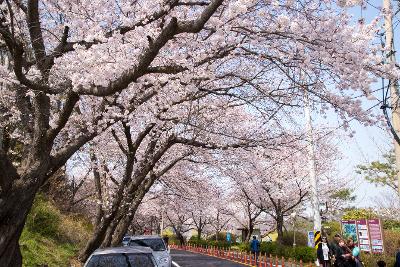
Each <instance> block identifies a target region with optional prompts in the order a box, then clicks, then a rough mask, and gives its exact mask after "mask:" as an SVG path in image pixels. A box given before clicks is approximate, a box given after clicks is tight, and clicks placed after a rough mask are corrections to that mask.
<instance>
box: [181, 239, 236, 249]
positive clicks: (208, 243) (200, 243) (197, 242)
mask: <svg viewBox="0 0 400 267" xmlns="http://www.w3.org/2000/svg"><path fill="white" fill-rule="evenodd" d="M188 243H189V244H190V245H197V246H203V247H205V246H208V247H210V246H211V247H218V248H229V247H231V246H232V245H235V243H228V242H227V241H208V240H204V239H200V240H197V236H192V237H191V238H190V239H189V242H188Z"/></svg>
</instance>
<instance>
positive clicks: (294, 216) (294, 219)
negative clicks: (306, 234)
mask: <svg viewBox="0 0 400 267" xmlns="http://www.w3.org/2000/svg"><path fill="white" fill-rule="evenodd" d="M296 215H297V213H296V212H293V213H292V214H290V216H291V217H292V218H293V247H295V246H296V229H295V223H296Z"/></svg>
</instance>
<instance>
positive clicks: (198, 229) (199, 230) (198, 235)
mask: <svg viewBox="0 0 400 267" xmlns="http://www.w3.org/2000/svg"><path fill="white" fill-rule="evenodd" d="M202 232H203V231H202V229H201V228H200V227H199V228H197V241H200V240H201V234H202Z"/></svg>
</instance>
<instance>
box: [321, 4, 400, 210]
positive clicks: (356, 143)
mask: <svg viewBox="0 0 400 267" xmlns="http://www.w3.org/2000/svg"><path fill="white" fill-rule="evenodd" d="M364 5H365V8H361V7H360V6H358V7H352V8H349V10H348V11H349V12H350V13H351V14H352V15H353V18H354V20H355V21H357V20H358V19H360V18H364V19H365V21H366V22H367V23H368V22H370V21H371V20H372V19H374V18H375V17H377V16H378V15H379V9H380V7H381V6H382V1H378V0H371V1H367V2H364ZM398 8H399V7H398V6H397V4H395V5H394V10H397V9H398ZM399 24H400V12H399V14H397V15H396V16H395V17H394V20H393V25H394V27H395V35H394V38H395V48H398V47H400V45H399V39H400V38H399V37H400V34H399V33H400V26H398V25H399ZM397 58H399V55H397ZM397 61H398V60H397ZM371 87H372V88H373V89H376V88H380V87H381V83H380V82H378V83H376V84H373V85H372V86H371ZM380 94H381V92H378V93H377V95H376V97H377V98H378V99H381V97H380ZM376 103H377V101H368V100H365V101H364V103H363V105H364V106H365V107H366V108H368V107H371V106H373V105H375V104H376ZM375 112H381V111H380V109H379V105H378V106H377V107H376V108H375ZM314 120H315V119H314ZM331 123H332V124H334V122H333V121H331ZM332 126H333V125H332ZM350 126H351V129H352V130H354V131H355V134H354V136H353V137H349V136H348V135H346V134H344V136H343V138H342V136H341V139H340V144H339V147H340V150H341V151H342V153H343V159H342V160H339V161H338V162H337V165H338V166H337V167H338V170H339V175H340V176H342V177H348V178H351V180H352V181H351V184H350V186H351V187H352V188H354V189H355V194H356V196H357V199H356V201H355V203H354V204H355V206H357V207H368V206H375V205H376V203H375V202H376V201H375V199H376V198H377V197H379V196H380V195H382V194H389V193H391V191H390V189H388V188H384V187H377V186H375V185H372V184H370V183H368V182H367V181H365V180H364V179H363V177H362V176H360V175H357V174H356V173H355V169H356V166H357V165H359V164H367V163H368V162H371V161H374V160H381V159H382V155H383V154H385V153H387V152H388V151H389V150H390V149H391V148H392V146H393V143H392V140H391V135H390V134H389V133H388V132H387V131H386V130H385V129H383V127H382V128H381V127H380V126H379V127H378V126H374V127H365V126H363V125H361V124H360V123H358V122H356V121H352V122H351V123H350Z"/></svg>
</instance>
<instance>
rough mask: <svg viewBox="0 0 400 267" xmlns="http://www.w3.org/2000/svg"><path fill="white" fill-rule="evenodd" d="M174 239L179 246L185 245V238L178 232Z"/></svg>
mask: <svg viewBox="0 0 400 267" xmlns="http://www.w3.org/2000/svg"><path fill="white" fill-rule="evenodd" d="M176 237H177V238H178V240H179V243H180V245H181V246H183V245H184V244H185V238H184V237H183V235H182V234H181V233H180V232H177V233H176Z"/></svg>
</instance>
